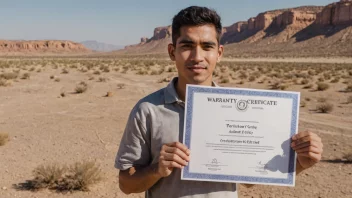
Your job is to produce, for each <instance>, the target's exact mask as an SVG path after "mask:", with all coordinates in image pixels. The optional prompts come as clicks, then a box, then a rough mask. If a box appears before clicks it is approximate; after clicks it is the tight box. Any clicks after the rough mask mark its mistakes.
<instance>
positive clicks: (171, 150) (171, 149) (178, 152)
mask: <svg viewBox="0 0 352 198" xmlns="http://www.w3.org/2000/svg"><path fill="white" fill-rule="evenodd" d="M164 151H165V152H166V153H174V154H176V155H178V156H180V157H181V158H182V159H183V160H186V161H187V162H189V156H188V155H187V154H186V153H185V152H183V151H182V150H181V149H179V148H177V147H166V148H165V150H164Z"/></svg>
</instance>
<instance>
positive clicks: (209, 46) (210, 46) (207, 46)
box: [204, 45, 214, 49]
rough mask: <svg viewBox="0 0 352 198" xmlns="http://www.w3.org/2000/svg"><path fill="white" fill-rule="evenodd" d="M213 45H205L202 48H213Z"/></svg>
mask: <svg viewBox="0 0 352 198" xmlns="http://www.w3.org/2000/svg"><path fill="white" fill-rule="evenodd" d="M213 48H214V47H213V46H212V45H205V46H204V49H213Z"/></svg>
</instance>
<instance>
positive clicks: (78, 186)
mask: <svg viewBox="0 0 352 198" xmlns="http://www.w3.org/2000/svg"><path fill="white" fill-rule="evenodd" d="M102 179H103V178H102V172H101V170H100V167H99V166H97V165H96V164H95V163H94V162H77V163H75V164H74V165H72V166H71V167H69V169H68V173H67V175H66V176H65V177H64V178H63V180H62V182H61V185H60V190H61V191H76V190H78V191H89V187H90V186H91V185H93V184H96V183H98V182H100V181H101V180H102Z"/></svg>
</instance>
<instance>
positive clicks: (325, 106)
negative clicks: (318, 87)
mask: <svg viewBox="0 0 352 198" xmlns="http://www.w3.org/2000/svg"><path fill="white" fill-rule="evenodd" d="M333 108H334V106H333V104H331V103H326V102H324V103H319V104H317V109H316V110H317V111H318V112H320V113H330V112H331V111H332V110H333Z"/></svg>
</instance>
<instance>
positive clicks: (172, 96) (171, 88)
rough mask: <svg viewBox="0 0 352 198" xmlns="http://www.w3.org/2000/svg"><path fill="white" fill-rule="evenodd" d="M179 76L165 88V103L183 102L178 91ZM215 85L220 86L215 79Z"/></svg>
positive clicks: (213, 83) (213, 84)
mask: <svg viewBox="0 0 352 198" xmlns="http://www.w3.org/2000/svg"><path fill="white" fill-rule="evenodd" d="M177 80H178V77H175V78H173V79H172V80H171V81H170V83H169V84H168V85H167V86H166V88H165V89H164V96H165V104H171V103H174V102H181V99H179V97H178V95H177V92H176V82H177ZM212 86H213V87H219V85H217V84H216V83H215V82H214V81H213V82H212Z"/></svg>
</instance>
